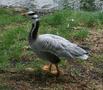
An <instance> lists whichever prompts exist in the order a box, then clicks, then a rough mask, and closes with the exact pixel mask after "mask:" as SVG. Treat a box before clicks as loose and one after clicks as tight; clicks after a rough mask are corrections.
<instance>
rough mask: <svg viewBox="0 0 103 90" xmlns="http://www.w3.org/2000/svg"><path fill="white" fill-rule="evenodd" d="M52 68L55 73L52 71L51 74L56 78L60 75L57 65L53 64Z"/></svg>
mask: <svg viewBox="0 0 103 90" xmlns="http://www.w3.org/2000/svg"><path fill="white" fill-rule="evenodd" d="M54 66H55V68H56V71H52V72H51V73H52V74H54V75H55V76H57V77H58V76H59V75H60V71H59V68H58V65H57V64H54Z"/></svg>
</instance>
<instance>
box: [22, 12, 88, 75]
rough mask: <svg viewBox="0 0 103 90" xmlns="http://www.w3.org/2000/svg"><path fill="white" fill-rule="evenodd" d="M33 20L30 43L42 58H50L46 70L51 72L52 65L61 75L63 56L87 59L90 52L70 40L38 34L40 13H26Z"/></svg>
mask: <svg viewBox="0 0 103 90" xmlns="http://www.w3.org/2000/svg"><path fill="white" fill-rule="evenodd" d="M23 15H26V16H28V17H29V18H30V19H31V20H32V27H31V31H30V33H29V38H28V41H29V45H30V47H31V49H32V50H33V51H34V52H35V53H36V54H37V55H38V56H39V57H40V58H42V59H45V60H48V61H49V62H50V64H47V65H45V66H44V67H43V69H44V70H48V71H49V72H51V68H52V65H54V66H55V68H56V75H57V76H59V75H60V70H59V68H58V63H59V62H60V61H61V57H64V58H65V59H67V60H75V59H77V58H80V59H82V60H87V59H88V57H89V55H88V52H87V51H86V50H85V49H83V48H81V47H80V46H78V45H77V44H75V43H72V42H70V41H69V40H67V39H65V38H63V37H61V36H58V35H54V34H42V35H39V34H38V30H39V26H40V19H39V16H38V14H36V13H35V12H33V11H29V12H26V13H24V14H23Z"/></svg>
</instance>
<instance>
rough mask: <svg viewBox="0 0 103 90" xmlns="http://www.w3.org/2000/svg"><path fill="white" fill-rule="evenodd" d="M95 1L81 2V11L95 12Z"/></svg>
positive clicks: (84, 0)
mask: <svg viewBox="0 0 103 90" xmlns="http://www.w3.org/2000/svg"><path fill="white" fill-rule="evenodd" d="M94 1H95V0H81V9H83V10H88V11H92V10H95V5H94Z"/></svg>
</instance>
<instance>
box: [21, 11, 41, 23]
mask: <svg viewBox="0 0 103 90" xmlns="http://www.w3.org/2000/svg"><path fill="white" fill-rule="evenodd" d="M22 15H23V16H27V17H29V18H30V19H31V20H32V23H36V22H37V21H39V20H40V19H39V16H38V15H37V13H35V12H33V11H29V12H26V13H23V14H22Z"/></svg>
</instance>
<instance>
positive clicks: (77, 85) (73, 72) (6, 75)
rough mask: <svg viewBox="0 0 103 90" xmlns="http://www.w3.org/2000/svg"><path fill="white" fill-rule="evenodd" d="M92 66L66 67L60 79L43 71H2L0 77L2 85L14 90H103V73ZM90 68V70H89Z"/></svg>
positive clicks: (87, 64) (88, 64)
mask: <svg viewBox="0 0 103 90" xmlns="http://www.w3.org/2000/svg"><path fill="white" fill-rule="evenodd" d="M90 65H91V64H90V62H88V63H87V62H86V64H84V65H81V64H78V65H75V66H72V65H71V66H70V67H64V68H63V71H64V72H65V73H64V74H63V75H60V76H59V77H55V76H54V75H52V74H50V73H46V72H43V71H42V70H35V71H33V72H29V71H25V70H22V71H19V72H17V71H15V72H12V71H1V72H0V77H1V81H2V83H5V84H7V85H9V86H10V87H12V88H13V90H103V85H102V84H103V73H100V72H99V71H98V70H97V71H96V69H95V68H91V67H90ZM66 66H68V65H66ZM88 66H89V67H90V68H88V69H87V67H88ZM91 66H92V65H91Z"/></svg>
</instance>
